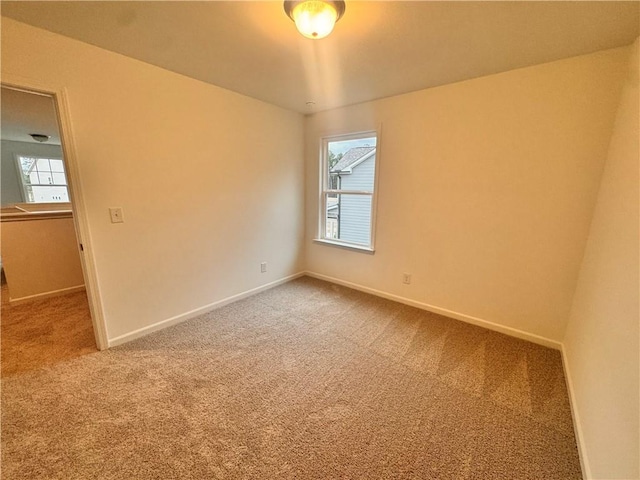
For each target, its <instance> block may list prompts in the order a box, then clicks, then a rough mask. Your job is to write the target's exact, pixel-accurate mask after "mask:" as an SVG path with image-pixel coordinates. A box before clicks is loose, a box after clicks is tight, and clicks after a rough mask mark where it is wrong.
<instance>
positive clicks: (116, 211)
mask: <svg viewBox="0 0 640 480" xmlns="http://www.w3.org/2000/svg"><path fill="white" fill-rule="evenodd" d="M109 215H111V223H124V216H123V215H122V207H114V208H110V209H109Z"/></svg>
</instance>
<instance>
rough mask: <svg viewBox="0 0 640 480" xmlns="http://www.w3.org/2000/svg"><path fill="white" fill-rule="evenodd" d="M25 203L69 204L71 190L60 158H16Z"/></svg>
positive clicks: (19, 156) (22, 156) (20, 156)
mask: <svg viewBox="0 0 640 480" xmlns="http://www.w3.org/2000/svg"><path fill="white" fill-rule="evenodd" d="M16 160H17V163H18V171H19V172H20V180H21V181H22V188H23V190H24V197H25V202H27V203H41V202H42V203H45V202H68V201H69V189H68V186H67V177H66V175H65V171H64V162H63V161H62V160H61V159H58V158H42V157H33V156H24V155H18V156H17V157H16Z"/></svg>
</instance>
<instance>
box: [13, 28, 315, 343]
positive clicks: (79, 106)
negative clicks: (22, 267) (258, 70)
mask: <svg viewBox="0 0 640 480" xmlns="http://www.w3.org/2000/svg"><path fill="white" fill-rule="evenodd" d="M211 68H216V66H215V65H211ZM2 74H3V77H4V78H5V79H6V75H11V76H13V77H26V78H28V79H33V80H34V81H37V82H39V83H41V84H44V85H54V86H56V87H65V88H66V89H67V94H68V103H69V110H70V116H71V121H72V124H73V131H74V141H75V147H76V153H77V157H78V163H79V172H80V182H81V186H82V192H83V200H84V203H85V205H86V209H87V212H86V213H87V215H88V223H89V230H90V234H91V242H92V247H93V251H94V252H95V260H96V269H97V272H98V282H99V289H100V293H101V298H102V302H103V309H104V313H105V316H106V324H107V325H106V327H107V333H108V336H109V338H110V339H112V340H113V339H114V338H117V337H120V336H123V335H126V334H129V333H130V332H133V331H135V330H137V329H141V328H144V327H148V326H150V325H153V324H155V323H157V322H160V321H163V320H166V319H168V318H171V317H174V316H177V315H182V314H184V313H185V312H188V311H190V310H193V309H198V308H201V307H203V306H206V305H208V304H210V303H212V302H216V301H218V300H221V299H225V298H227V297H229V296H232V295H234V294H238V293H241V292H244V291H247V290H249V289H252V288H255V287H258V286H261V285H264V284H266V283H269V282H271V281H275V280H278V279H281V278H283V277H286V276H288V275H291V274H294V273H296V272H298V271H300V270H301V255H300V246H301V245H302V236H303V228H304V225H303V221H302V218H303V208H302V205H303V203H304V197H303V188H304V185H303V184H304V177H303V169H304V167H303V162H302V161H301V157H302V155H303V147H302V145H303V118H302V117H301V116H300V115H298V114H296V113H292V112H289V111H286V110H283V109H280V108H277V107H274V106H271V105H268V104H266V103H263V102H260V101H257V100H254V99H251V98H248V97H245V96H242V95H239V94H236V93H232V92H230V91H228V90H224V89H222V88H218V87H215V86H212V85H208V84H205V83H202V82H199V81H196V80H193V79H190V78H187V77H184V76H181V75H178V74H175V73H172V72H168V71H166V70H163V69H160V68H157V67H154V66H151V65H148V64H145V63H142V62H140V61H137V60H133V59H130V58H127V57H124V56H122V55H118V54H115V53H111V52H108V51H105V50H102V49H99V48H96V47H93V46H90V45H87V44H84V43H81V42H78V41H75V40H72V39H69V38H66V37H62V36H59V35H56V34H52V33H50V32H47V31H44V30H40V29H36V28H33V27H30V26H27V25H25V24H21V23H19V22H16V21H13V20H10V19H7V18H2ZM114 206H115V207H118V206H119V207H122V208H123V209H124V219H125V223H123V224H111V223H110V220H109V214H108V208H109V207H114ZM84 240H85V241H87V239H84ZM262 261H266V262H268V272H267V273H265V274H261V273H260V262H262Z"/></svg>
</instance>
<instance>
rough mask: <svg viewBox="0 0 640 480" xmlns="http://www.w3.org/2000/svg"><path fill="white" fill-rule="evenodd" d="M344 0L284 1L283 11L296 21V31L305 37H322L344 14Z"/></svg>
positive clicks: (327, 33)
mask: <svg viewBox="0 0 640 480" xmlns="http://www.w3.org/2000/svg"><path fill="white" fill-rule="evenodd" d="M345 8H346V6H345V3H344V1H342V0H340V1H329V0H297V1H295V0H294V1H285V2H284V11H285V12H286V13H287V15H288V16H289V18H291V20H293V21H294V22H295V23H296V28H297V29H298V31H299V32H300V33H301V34H302V35H304V36H305V37H307V38H313V39H319V38H324V37H326V36H327V35H329V34H330V33H331V31H332V30H333V26H334V25H335V24H336V22H337V21H338V20H340V17H342V15H343V14H344V10H345Z"/></svg>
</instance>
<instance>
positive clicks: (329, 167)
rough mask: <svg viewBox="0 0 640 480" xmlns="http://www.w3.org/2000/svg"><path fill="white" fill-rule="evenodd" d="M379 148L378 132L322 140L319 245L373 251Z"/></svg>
mask: <svg viewBox="0 0 640 480" xmlns="http://www.w3.org/2000/svg"><path fill="white" fill-rule="evenodd" d="M377 144H378V136H377V134H376V132H364V133H358V134H351V135H340V136H334V137H327V138H324V139H323V141H322V155H321V162H320V163H321V175H322V186H321V188H322V194H321V197H322V198H321V201H320V232H319V240H320V241H325V242H329V243H333V244H338V245H342V246H347V247H353V248H356V249H361V250H368V251H373V236H374V235H373V234H374V216H375V186H376V171H377V168H376V165H377V161H378V154H377Z"/></svg>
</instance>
